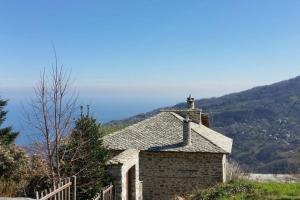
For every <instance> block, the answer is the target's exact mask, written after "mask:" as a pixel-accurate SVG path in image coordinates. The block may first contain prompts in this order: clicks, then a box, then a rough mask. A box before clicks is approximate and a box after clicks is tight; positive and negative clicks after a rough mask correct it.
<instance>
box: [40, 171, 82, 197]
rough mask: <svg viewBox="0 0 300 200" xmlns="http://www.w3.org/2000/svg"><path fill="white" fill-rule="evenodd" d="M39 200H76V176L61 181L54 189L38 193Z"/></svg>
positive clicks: (55, 184)
mask: <svg viewBox="0 0 300 200" xmlns="http://www.w3.org/2000/svg"><path fill="white" fill-rule="evenodd" d="M36 199H37V200H76V176H72V180H71V178H66V179H61V180H59V181H58V182H57V183H54V184H53V188H50V189H48V190H44V191H41V192H36Z"/></svg>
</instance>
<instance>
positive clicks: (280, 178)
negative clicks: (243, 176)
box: [249, 174, 300, 182]
mask: <svg viewBox="0 0 300 200" xmlns="http://www.w3.org/2000/svg"><path fill="white" fill-rule="evenodd" d="M249 179H250V180H256V181H262V182H263V181H277V182H300V174H299V175H297V176H295V175H290V174H249Z"/></svg>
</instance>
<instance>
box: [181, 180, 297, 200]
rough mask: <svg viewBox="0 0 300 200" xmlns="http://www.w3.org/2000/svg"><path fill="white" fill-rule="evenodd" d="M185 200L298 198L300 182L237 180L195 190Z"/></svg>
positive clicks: (290, 199) (291, 199)
mask: <svg viewBox="0 0 300 200" xmlns="http://www.w3.org/2000/svg"><path fill="white" fill-rule="evenodd" d="M186 199H187V200H225V199H226V200H271V199H282V200H283V199H289V200H293V199H300V183H276V182H266V183H260V182H255V181H249V180H238V181H233V182H229V183H226V184H219V185H216V186H214V187H211V188H208V189H205V190H199V191H196V192H195V194H194V195H193V196H191V197H187V198H186Z"/></svg>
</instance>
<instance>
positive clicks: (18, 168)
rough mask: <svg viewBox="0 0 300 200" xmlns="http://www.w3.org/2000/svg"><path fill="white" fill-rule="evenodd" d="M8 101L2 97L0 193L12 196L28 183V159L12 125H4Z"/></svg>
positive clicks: (0, 119)
mask: <svg viewBox="0 0 300 200" xmlns="http://www.w3.org/2000/svg"><path fill="white" fill-rule="evenodd" d="M6 105H7V101H4V100H1V99H0V193H2V196H11V195H14V194H17V193H18V192H20V190H21V189H22V188H23V187H24V186H25V185H26V180H25V179H26V178H25V177H26V175H27V168H26V166H27V164H28V159H27V157H26V155H25V152H24V151H23V150H22V149H21V148H19V147H18V146H16V145H15V143H14V141H15V139H16V137H17V135H18V133H17V132H13V130H12V127H4V128H3V127H2V125H3V122H4V121H5V119H6V114H7V111H5V110H4V107H5V106H6Z"/></svg>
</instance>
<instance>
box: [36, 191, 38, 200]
mask: <svg viewBox="0 0 300 200" xmlns="http://www.w3.org/2000/svg"><path fill="white" fill-rule="evenodd" d="M35 197H36V199H37V200H38V199H39V192H38V191H36V192H35Z"/></svg>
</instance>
